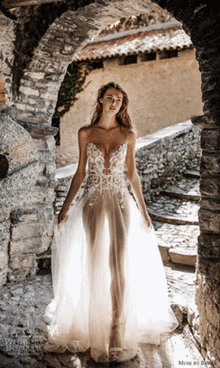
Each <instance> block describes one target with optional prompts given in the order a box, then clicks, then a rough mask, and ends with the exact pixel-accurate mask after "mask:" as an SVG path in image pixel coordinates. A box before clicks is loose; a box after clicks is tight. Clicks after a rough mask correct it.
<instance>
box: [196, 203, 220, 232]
mask: <svg viewBox="0 0 220 368" xmlns="http://www.w3.org/2000/svg"><path fill="white" fill-rule="evenodd" d="M199 224H200V228H201V231H208V232H211V233H216V234H219V233H220V214H219V213H216V212H213V211H209V210H206V209H203V208H200V210H199Z"/></svg>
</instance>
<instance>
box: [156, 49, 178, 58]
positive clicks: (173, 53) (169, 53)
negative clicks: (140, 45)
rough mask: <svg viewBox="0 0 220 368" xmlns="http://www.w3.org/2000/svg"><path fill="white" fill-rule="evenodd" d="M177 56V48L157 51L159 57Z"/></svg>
mask: <svg viewBox="0 0 220 368" xmlns="http://www.w3.org/2000/svg"><path fill="white" fill-rule="evenodd" d="M177 56H178V51H177V50H164V51H161V52H160V53H159V57H160V59H169V58H173V57H177Z"/></svg>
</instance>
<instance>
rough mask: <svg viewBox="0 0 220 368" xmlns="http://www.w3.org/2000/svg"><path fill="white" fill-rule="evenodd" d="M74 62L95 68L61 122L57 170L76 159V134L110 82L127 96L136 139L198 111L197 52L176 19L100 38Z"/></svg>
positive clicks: (77, 55)
mask: <svg viewBox="0 0 220 368" xmlns="http://www.w3.org/2000/svg"><path fill="white" fill-rule="evenodd" d="M74 60H75V61H76V62H79V63H82V64H83V62H89V63H90V64H92V68H93V69H92V71H91V72H90V73H89V75H88V76H87V77H86V80H85V83H84V86H85V87H84V89H83V91H82V92H80V93H79V94H78V95H77V98H78V100H77V101H75V102H74V105H73V106H72V107H71V108H70V111H69V112H67V113H66V114H65V115H64V116H63V117H62V118H61V119H60V145H59V146H57V147H56V152H57V165H58V166H59V167H60V166H64V165H66V164H71V163H72V162H73V161H76V160H77V155H78V145H77V131H78V129H79V128H80V127H81V126H82V125H85V124H89V123H90V119H91V115H92V111H93V109H94V103H95V99H96V94H97V90H98V88H99V87H100V85H102V84H104V83H107V82H109V81H117V82H118V83H119V84H121V85H122V86H123V87H124V88H125V91H126V92H127V93H128V96H129V100H130V109H129V110H130V115H131V118H132V121H133V124H134V126H135V129H136V130H137V134H138V136H139V137H140V136H145V135H146V134H150V133H153V132H155V131H157V130H159V129H161V128H165V127H166V126H169V125H172V124H175V123H178V122H181V121H185V120H187V119H189V118H191V116H194V115H199V114H201V113H202V99H201V76H200V73H199V69H198V63H197V61H196V59H195V50H194V49H193V47H192V42H191V40H190V37H189V36H188V35H187V34H186V33H185V32H184V31H183V29H182V26H181V23H179V22H177V21H175V20H174V21H169V22H164V23H157V24H153V25H150V26H148V27H142V28H139V29H136V30H135V29H132V30H129V31H125V32H120V33H116V34H110V35H107V36H104V37H99V38H98V39H96V40H94V41H91V42H89V43H88V44H87V45H86V46H85V47H84V48H83V49H82V50H81V51H80V52H79V53H77V54H76V55H75V57H74ZM167 92H168V93H167Z"/></svg>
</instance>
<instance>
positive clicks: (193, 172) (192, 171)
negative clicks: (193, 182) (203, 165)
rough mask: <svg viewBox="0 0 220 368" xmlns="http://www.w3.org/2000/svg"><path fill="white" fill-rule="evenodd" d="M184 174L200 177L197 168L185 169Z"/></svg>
mask: <svg viewBox="0 0 220 368" xmlns="http://www.w3.org/2000/svg"><path fill="white" fill-rule="evenodd" d="M184 176H186V177H190V178H196V179H200V172H199V171H198V170H187V171H185V173H184Z"/></svg>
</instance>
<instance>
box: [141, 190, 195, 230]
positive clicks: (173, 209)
mask: <svg viewBox="0 0 220 368" xmlns="http://www.w3.org/2000/svg"><path fill="white" fill-rule="evenodd" d="M147 208H148V211H149V213H150V214H151V217H152V219H153V220H157V221H162V222H168V223H173V224H178V225H184V224H192V225H197V224H198V210H199V204H198V202H197V201H189V200H186V199H180V198H172V199H171V198H170V197H169V196H165V195H161V196H160V197H158V198H157V199H156V200H155V201H154V202H151V203H149V204H148V206H147Z"/></svg>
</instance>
